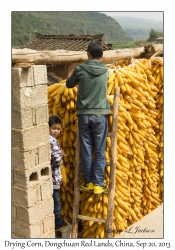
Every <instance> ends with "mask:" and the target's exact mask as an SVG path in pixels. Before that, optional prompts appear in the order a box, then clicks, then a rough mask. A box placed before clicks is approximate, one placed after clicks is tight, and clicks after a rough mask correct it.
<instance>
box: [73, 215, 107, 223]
mask: <svg viewBox="0 0 175 250" xmlns="http://www.w3.org/2000/svg"><path fill="white" fill-rule="evenodd" d="M78 219H82V220H92V221H96V222H102V223H106V219H99V218H94V217H89V216H85V215H80V214H79V215H78Z"/></svg>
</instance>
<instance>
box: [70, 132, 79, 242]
mask: <svg viewBox="0 0 175 250" xmlns="http://www.w3.org/2000/svg"><path fill="white" fill-rule="evenodd" d="M75 159H76V161H75V164H76V167H75V173H74V195H73V214H72V235H71V237H72V238H77V236H78V214H79V200H80V192H79V188H80V142H79V129H78V128H77V136H76V156H75Z"/></svg>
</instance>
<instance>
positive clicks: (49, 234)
mask: <svg viewBox="0 0 175 250" xmlns="http://www.w3.org/2000/svg"><path fill="white" fill-rule="evenodd" d="M42 238H45V239H55V238H56V237H55V230H54V231H52V232H49V233H47V234H45V235H43V237H42Z"/></svg>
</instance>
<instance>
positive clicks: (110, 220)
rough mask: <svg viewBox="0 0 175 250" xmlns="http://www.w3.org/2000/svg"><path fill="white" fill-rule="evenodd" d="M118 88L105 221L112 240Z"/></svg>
mask: <svg viewBox="0 0 175 250" xmlns="http://www.w3.org/2000/svg"><path fill="white" fill-rule="evenodd" d="M119 94H120V88H119V87H115V90H114V105H113V121H112V133H111V167H110V179H109V193H108V215H107V221H106V236H107V238H112V236H113V232H112V223H113V213H114V202H113V201H114V194H115V178H116V176H115V175H116V155H117V127H118V105H119Z"/></svg>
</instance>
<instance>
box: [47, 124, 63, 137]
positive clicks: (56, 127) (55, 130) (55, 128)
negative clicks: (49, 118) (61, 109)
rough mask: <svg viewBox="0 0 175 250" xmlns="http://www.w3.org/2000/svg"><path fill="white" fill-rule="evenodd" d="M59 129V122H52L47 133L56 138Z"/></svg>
mask: <svg viewBox="0 0 175 250" xmlns="http://www.w3.org/2000/svg"><path fill="white" fill-rule="evenodd" d="M60 131H61V124H57V123H54V124H52V126H50V127H49V133H50V135H51V136H53V137H54V138H57V136H58V135H59V133H60Z"/></svg>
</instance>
